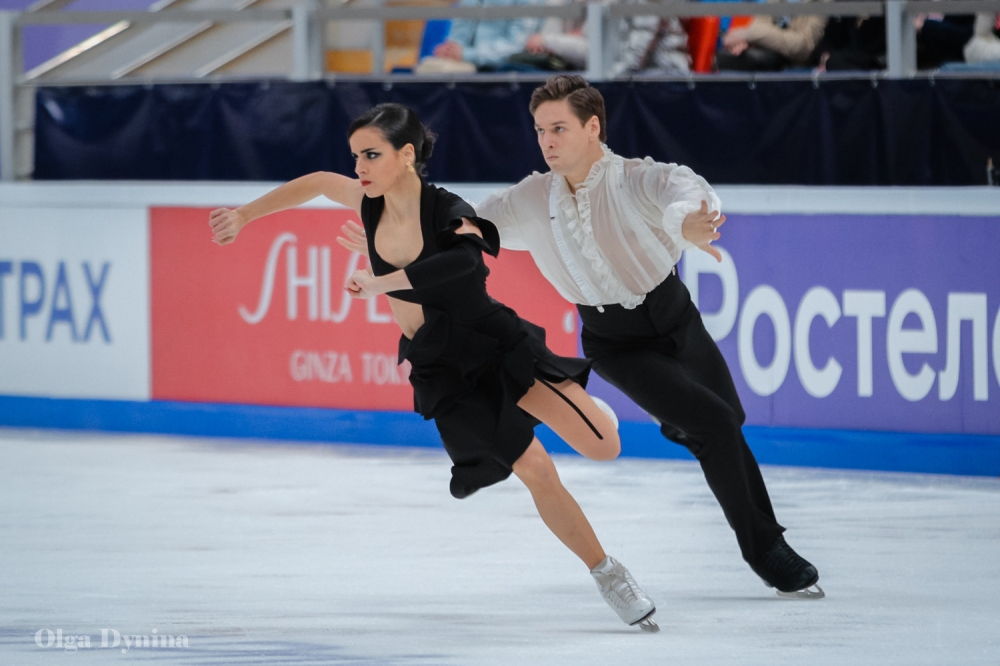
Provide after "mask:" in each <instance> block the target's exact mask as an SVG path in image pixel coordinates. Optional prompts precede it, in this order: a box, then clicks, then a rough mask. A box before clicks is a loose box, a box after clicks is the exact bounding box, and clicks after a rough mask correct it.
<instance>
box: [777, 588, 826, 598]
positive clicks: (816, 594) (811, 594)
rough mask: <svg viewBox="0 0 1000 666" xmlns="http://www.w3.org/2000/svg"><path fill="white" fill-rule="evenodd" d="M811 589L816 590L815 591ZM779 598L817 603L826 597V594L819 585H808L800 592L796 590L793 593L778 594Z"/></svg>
mask: <svg viewBox="0 0 1000 666" xmlns="http://www.w3.org/2000/svg"><path fill="white" fill-rule="evenodd" d="M813 588H816V589H815V590H814V589H813ZM776 592H777V594H778V596H779V597H781V598H782V599H805V600H808V601H818V600H820V599H822V598H823V597H825V596H826V592H824V591H823V588H822V587H820V586H819V585H810V586H809V587H806V588H803V589H801V590H796V591H795V592H778V591H777V590H776Z"/></svg>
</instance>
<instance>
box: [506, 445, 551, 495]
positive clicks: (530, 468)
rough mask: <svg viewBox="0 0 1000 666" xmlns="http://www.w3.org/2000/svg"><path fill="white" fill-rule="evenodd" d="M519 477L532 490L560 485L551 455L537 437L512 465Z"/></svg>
mask: <svg viewBox="0 0 1000 666" xmlns="http://www.w3.org/2000/svg"><path fill="white" fill-rule="evenodd" d="M512 469H513V471H514V474H515V475H516V476H517V478H519V479H521V481H523V482H524V485H526V486H528V488H529V489H530V490H534V489H536V488H537V489H542V488H547V487H551V486H556V485H559V483H560V481H559V474H558V473H557V472H556V466H555V465H554V464H553V462H552V458H551V456H549V454H548V452H547V451H546V450H545V449H544V448H543V447H542V445H541V444H540V443H539V442H538V440H537V439H536V440H535V441H534V442H532V443H531V446H529V447H528V449H527V450H526V451H525V452H524V453H523V454H521V457H520V458H518V459H517V462H515V463H514V465H513V467H512Z"/></svg>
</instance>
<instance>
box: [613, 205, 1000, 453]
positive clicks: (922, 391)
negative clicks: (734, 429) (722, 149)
mask: <svg viewBox="0 0 1000 666" xmlns="http://www.w3.org/2000/svg"><path fill="white" fill-rule="evenodd" d="M721 231H722V234H723V236H722V240H721V241H720V242H719V243H718V246H719V247H720V249H722V250H724V256H725V260H724V261H723V262H722V263H721V264H720V263H716V262H715V260H714V259H713V258H712V257H710V256H708V255H707V254H705V253H703V252H700V251H690V250H689V251H688V252H687V253H685V257H684V260H683V262H682V265H681V270H680V275H681V277H682V279H683V280H684V281H685V283H686V284H687V285H688V287H689V289H690V290H691V292H692V297H693V298H694V300H695V301H696V302H697V303H698V304H699V308H700V310H701V312H702V314H703V318H704V320H705V324H706V327H707V328H708V330H709V332H710V333H711V334H712V336H713V337H714V338H715V339H716V340H717V341H718V343H719V347H720V349H721V350H722V353H723V355H724V356H725V357H726V360H727V362H728V363H729V367H730V370H731V371H732V374H733V378H734V380H735V382H736V386H737V388H738V390H739V393H740V396H741V398H742V400H743V406H744V408H745V410H746V413H747V423H748V424H752V425H764V426H782V427H801V428H833V429H849V430H881V431H897V432H923V433H979V434H1000V218H997V217H987V216H980V217H975V216H961V217H960V216H945V215H900V214H895V215H871V214H770V215H749V214H735V213H734V214H731V215H729V216H728V221H727V222H726V224H725V225H724V226H723V227H722V229H721ZM605 390H606V389H605ZM601 392H602V391H601V390H598V393H601ZM610 401H611V402H612V403H613V404H614V406H615V407H616V408H617V409H618V410H619V411H620V412H621V413H622V415H623V416H624V417H625V418H627V419H632V420H640V419H645V418H646V417H645V415H644V414H643V413H642V412H641V411H640V410H639V409H638V408H637V407H635V406H634V405H632V404H631V403H629V402H627V401H625V400H624V399H623V398H622V397H620V396H611V400H610Z"/></svg>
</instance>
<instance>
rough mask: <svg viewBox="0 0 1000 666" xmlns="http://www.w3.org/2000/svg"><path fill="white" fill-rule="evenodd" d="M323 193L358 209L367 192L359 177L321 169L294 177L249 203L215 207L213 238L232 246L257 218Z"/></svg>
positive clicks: (329, 197) (328, 197)
mask: <svg viewBox="0 0 1000 666" xmlns="http://www.w3.org/2000/svg"><path fill="white" fill-rule="evenodd" d="M321 195H322V196H325V197H326V198H327V199H330V200H331V201H336V202H337V203H339V204H341V205H342V206H347V207H348V208H351V209H353V210H355V211H358V210H359V209H360V208H361V199H362V197H363V196H364V192H363V191H362V189H361V182H360V181H358V180H357V179H355V178H348V177H347V176H341V175H340V174H337V173H330V172H327V171H317V172H315V173H311V174H308V175H306V176H302V177H301V178H296V179H295V180H290V181H288V182H287V183H285V184H284V185H281V186H279V187H276V188H275V189H273V190H271V191H270V192H268V193H267V194H265V195H264V196H262V197H260V198H258V199H254V200H253V201H251V202H250V203H248V204H246V205H245V206H240V207H239V208H218V209H216V210H213V211H212V213H211V214H210V215H209V220H208V223H209V225H210V226H211V227H212V235H213V239H212V240H213V241H214V242H215V243H218V244H219V245H228V244H229V243H232V242H233V241H234V240H236V234H238V233H239V232H240V230H241V229H242V228H243V227H245V226H246V225H247V224H249V223H250V222H252V221H254V220H256V219H257V218H259V217H264V216H265V215H270V214H271V213H277V212H279V211H282V210H288V209H289V208H295V207H296V206H300V205H302V204H304V203H306V202H307V201H312V200H313V199H315V198H316V197H318V196H321Z"/></svg>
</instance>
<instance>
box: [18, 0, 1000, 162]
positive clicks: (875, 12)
mask: <svg viewBox="0 0 1000 666" xmlns="http://www.w3.org/2000/svg"><path fill="white" fill-rule="evenodd" d="M37 4H41V3H37ZM50 4H53V6H56V7H58V6H60V3H59V0H52V2H51V3H50ZM932 12H938V13H941V12H946V13H948V14H974V13H978V12H1000V0H940V1H935V0H886V1H882V0H861V1H844V2H808V3H785V2H780V3H757V2H711V3H701V2H678V1H675V2H662V3H648V4H632V3H629V4H614V3H611V4H609V3H606V2H572V3H570V4H566V5H529V6H525V5H518V6H511V7H434V6H430V7H428V6H396V7H384V6H369V7H352V6H342V7H336V8H326V7H321V6H320V4H319V2H318V0H302V1H301V2H300V3H299V4H297V5H295V6H294V7H292V8H290V9H244V10H238V11H236V10H228V11H206V10H176V11H169V12H152V11H52V10H49V9H47V8H46V9H43V10H41V11H27V12H11V11H0V180H14V179H17V178H20V177H26V176H29V175H30V173H31V171H32V167H31V164H30V162H31V159H32V153H33V127H34V118H33V113H34V104H33V97H34V88H35V86H37V85H80V84H85V85H100V84H113V83H128V84H135V83H143V82H147V81H146V80H143V79H141V78H135V77H133V78H129V79H126V80H118V81H113V80H100V81H98V80H92V81H73V82H48V81H36V80H33V79H29V78H27V77H26V76H25V75H24V74H23V73H22V48H21V36H22V29H23V28H24V27H25V26H32V25H57V24H58V25H68V24H119V23H121V22H128V23H129V24H147V23H157V22H164V23H204V22H211V23H219V24H225V23H233V22H273V21H288V20H290V21H291V24H292V29H291V33H292V67H291V72H290V73H289V78H290V79H291V80H297V81H307V80H319V79H323V78H340V77H344V75H342V74H332V73H328V72H325V71H324V69H325V68H324V67H323V62H324V57H325V51H326V47H327V45H326V43H325V31H324V30H323V29H322V27H323V26H324V24H325V23H326V22H327V21H371V22H374V23H375V24H376V30H375V38H374V40H373V43H372V48H371V50H372V75H371V77H373V78H390V79H396V78H407V77H412V75H391V76H388V77H386V76H385V75H383V74H381V73H382V72H383V68H384V62H385V30H384V28H385V22H386V21H397V20H411V19H416V20H427V19H455V18H461V19H474V20H491V19H515V18H525V17H537V18H562V19H571V20H578V19H586V24H585V25H586V28H585V30H586V35H587V39H588V44H589V52H588V61H587V70H586V76H587V77H588V78H589V79H590V80H591V81H602V80H606V79H607V78H608V74H607V73H608V72H609V71H610V69H611V59H612V58H613V57H614V55H615V53H617V44H616V36H617V30H616V29H615V27H616V25H617V21H619V20H620V19H623V18H627V17H633V16H664V17H671V16H676V17H695V16H734V15H738V16H802V15H807V16H827V17H829V16H885V18H886V44H887V49H886V60H887V67H886V70H885V71H883V72H879V73H875V74H871V73H867V72H866V73H865V74H864V76H866V77H867V76H876V77H878V76H881V77H888V78H908V77H914V76H917V75H918V73H917V67H916V32H915V28H914V25H913V20H912V17H914V16H915V15H917V14H920V13H932ZM802 76H803V75H802V74H798V75H791V76H786V77H785V78H801V77H802ZM808 76H809V77H811V78H819V77H820V76H823V77H829V78H841V77H839V76H837V75H827V74H823V75H819V74H809V75H808ZM719 77H720V75H713V74H707V75H687V76H684V77H676V76H674V77H663V78H666V79H670V78H673V79H677V78H686V79H689V80H691V81H695V80H697V79H701V78H719ZM227 78H232V77H226V76H210V77H205V78H200V79H198V80H200V81H211V82H215V81H219V80H226V79H227ZM484 78H487V77H484V75H478V74H472V75H469V74H465V75H447V76H438V77H421V80H435V79H437V80H441V79H446V80H449V81H456V80H483V79H484ZM488 78H496V77H495V76H494V77H488ZM502 78H503V79H504V80H517V79H527V80H532V79H536V78H539V77H533V76H526V75H524V74H505V75H503V76H502ZM725 78H739V79H746V78H761V77H760V75H754V74H737V75H727V76H725ZM767 78H771V77H767ZM174 80H176V79H174Z"/></svg>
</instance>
